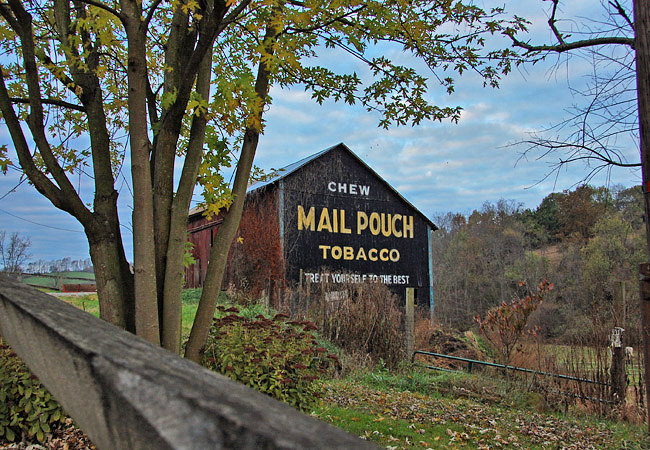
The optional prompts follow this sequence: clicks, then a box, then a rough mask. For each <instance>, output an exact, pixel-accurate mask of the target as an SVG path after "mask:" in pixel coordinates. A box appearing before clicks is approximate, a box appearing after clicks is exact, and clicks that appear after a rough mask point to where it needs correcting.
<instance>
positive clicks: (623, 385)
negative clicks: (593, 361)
mask: <svg viewBox="0 0 650 450" xmlns="http://www.w3.org/2000/svg"><path fill="white" fill-rule="evenodd" d="M624 331H625V330H624V329H623V328H620V327H616V328H614V329H613V330H612V334H611V337H610V349H611V351H612V366H611V367H610V371H609V375H610V379H611V383H612V397H613V400H614V401H615V402H617V403H620V402H624V401H625V393H626V391H627V380H626V376H625V375H626V374H625V345H624V344H623V342H624V339H623V332H624Z"/></svg>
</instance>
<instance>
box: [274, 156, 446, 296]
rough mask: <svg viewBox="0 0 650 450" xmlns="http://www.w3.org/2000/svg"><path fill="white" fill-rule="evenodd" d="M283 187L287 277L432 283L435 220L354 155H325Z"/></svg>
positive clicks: (398, 284)
mask: <svg viewBox="0 0 650 450" xmlns="http://www.w3.org/2000/svg"><path fill="white" fill-rule="evenodd" d="M282 191H283V194H284V237H285V246H286V249H285V250H286V254H287V261H289V262H290V266H289V267H288V271H289V273H288V275H289V278H291V279H299V277H300V276H302V277H303V281H309V282H315V283H318V282H321V281H325V282H334V283H337V282H346V283H350V282H352V283H362V282H369V281H371V282H381V283H383V284H386V285H388V286H392V287H416V288H418V287H427V288H428V287H429V261H428V256H429V252H428V247H429V245H428V230H429V229H431V228H432V226H433V224H431V223H430V222H428V221H427V220H426V218H425V217H424V216H422V214H420V213H419V212H417V210H415V209H414V208H413V207H412V206H411V205H410V204H408V202H406V201H405V200H404V199H402V198H401V197H400V196H399V195H398V194H396V192H395V191H394V190H393V189H392V188H391V187H390V186H389V185H388V184H387V183H386V182H385V181H383V180H382V179H381V178H379V177H378V176H377V175H376V174H375V173H374V172H373V171H371V170H369V168H368V167H367V166H365V164H362V163H361V162H360V161H359V160H358V158H356V156H354V155H352V154H351V153H350V152H345V151H339V152H329V153H327V154H325V155H322V156H321V157H320V158H318V159H316V160H314V161H312V162H311V163H310V164H309V165H306V166H305V167H304V168H303V170H301V171H300V172H295V173H294V176H292V177H287V178H286V179H285V180H284V182H283V186H282ZM281 195H282V194H281ZM419 294H420V295H419V297H421V298H422V294H425V293H424V292H421V293H419ZM426 294H428V293H426ZM426 297H428V295H426Z"/></svg>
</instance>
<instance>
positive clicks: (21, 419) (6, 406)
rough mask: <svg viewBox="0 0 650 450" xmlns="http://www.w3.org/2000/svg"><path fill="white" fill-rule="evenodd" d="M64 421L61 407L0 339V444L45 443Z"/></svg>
mask: <svg viewBox="0 0 650 450" xmlns="http://www.w3.org/2000/svg"><path fill="white" fill-rule="evenodd" d="M64 424H65V416H64V413H63V410H62V409H61V406H59V404H58V403H57V402H56V400H54V397H52V394H50V393H49V392H48V391H47V390H46V389H45V387H43V385H42V384H41V383H40V382H39V381H38V379H37V378H36V377H35V376H33V375H31V373H30V372H29V369H28V368H27V366H25V364H23V362H22V361H21V360H20V359H19V358H18V356H16V354H15V353H14V352H12V351H11V349H10V348H9V347H8V346H7V345H6V344H4V343H3V342H2V340H1V339H0V443H2V442H14V441H16V440H24V439H25V438H27V439H29V440H36V441H38V442H44V441H45V439H46V434H47V433H50V432H51V431H52V429H54V428H56V427H57V426H59V425H64Z"/></svg>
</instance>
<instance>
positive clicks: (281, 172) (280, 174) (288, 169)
mask: <svg viewBox="0 0 650 450" xmlns="http://www.w3.org/2000/svg"><path fill="white" fill-rule="evenodd" d="M337 148H341V149H342V150H344V151H347V152H348V153H349V154H350V155H352V156H353V157H354V158H355V159H356V160H357V161H359V163H360V164H361V165H362V166H363V167H365V168H366V169H367V170H368V171H370V172H371V173H372V174H373V175H375V176H376V177H377V178H378V179H379V180H380V181H381V182H382V183H384V185H385V186H386V187H387V188H388V189H389V190H390V191H392V192H393V193H394V194H395V195H396V196H397V197H398V198H399V199H400V200H402V201H403V202H404V203H406V204H407V205H408V206H409V207H410V208H411V209H413V210H414V211H415V212H417V213H418V214H419V215H420V216H422V218H423V219H424V220H425V222H427V224H429V226H431V228H432V229H433V230H437V229H438V227H437V226H436V225H435V224H434V223H433V222H432V221H431V220H429V218H428V217H427V216H425V215H424V214H423V213H422V212H420V210H419V209H417V208H416V207H415V206H413V204H412V203H411V202H409V201H408V200H406V199H405V198H404V196H402V194H400V193H399V192H398V191H397V190H396V189H395V188H394V187H393V186H391V185H390V184H389V183H388V182H387V181H386V180H384V179H383V178H382V177H381V176H379V174H377V172H375V171H374V170H373V169H372V168H371V167H370V166H368V164H366V163H365V162H364V161H363V160H362V159H361V158H359V157H358V156H357V155H356V154H355V153H354V152H353V151H352V150H350V149H349V148H348V146H347V145H345V144H344V143H343V142H340V143H338V144H336V145H333V146H332V147H329V148H326V149H325V150H321V151H320V152H318V153H314V154H313V155H310V156H307V157H306V158H303V159H301V160H300V161H296V162H295V163H292V164H289V165H288V166H285V167H283V168H281V169H278V171H277V173H276V174H274V175H273V176H272V177H271V178H269V179H268V180H265V181H258V182H256V183H253V184H251V185H250V186H249V187H248V189H246V194H250V193H251V192H253V191H257V190H259V189H262V188H264V187H266V186H270V185H272V184H274V183H276V182H277V181H279V180H281V179H283V178H285V177H286V176H288V175H290V174H291V173H293V172H295V171H296V170H298V169H300V168H301V167H304V166H306V165H307V164H309V163H310V162H312V161H314V160H315V159H318V158H319V157H320V156H322V155H324V154H325V153H328V152H330V151H333V150H335V149H337Z"/></svg>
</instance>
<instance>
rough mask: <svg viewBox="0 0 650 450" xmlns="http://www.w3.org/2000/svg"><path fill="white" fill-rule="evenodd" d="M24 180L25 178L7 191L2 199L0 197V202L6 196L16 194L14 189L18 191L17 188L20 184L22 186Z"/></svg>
mask: <svg viewBox="0 0 650 450" xmlns="http://www.w3.org/2000/svg"><path fill="white" fill-rule="evenodd" d="M26 180H27V178H23V179H22V180H20V182H19V183H18V184H17V185H15V186H14V187H12V188H11V189H9V190H8V191H7V193H6V194H5V195H3V196H2V197H0V200H2V199H3V198H5V197H6V196H7V195H9V194H11V193H14V192H16V189H18V186H20V185H21V184H23V182H25V181H26Z"/></svg>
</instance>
